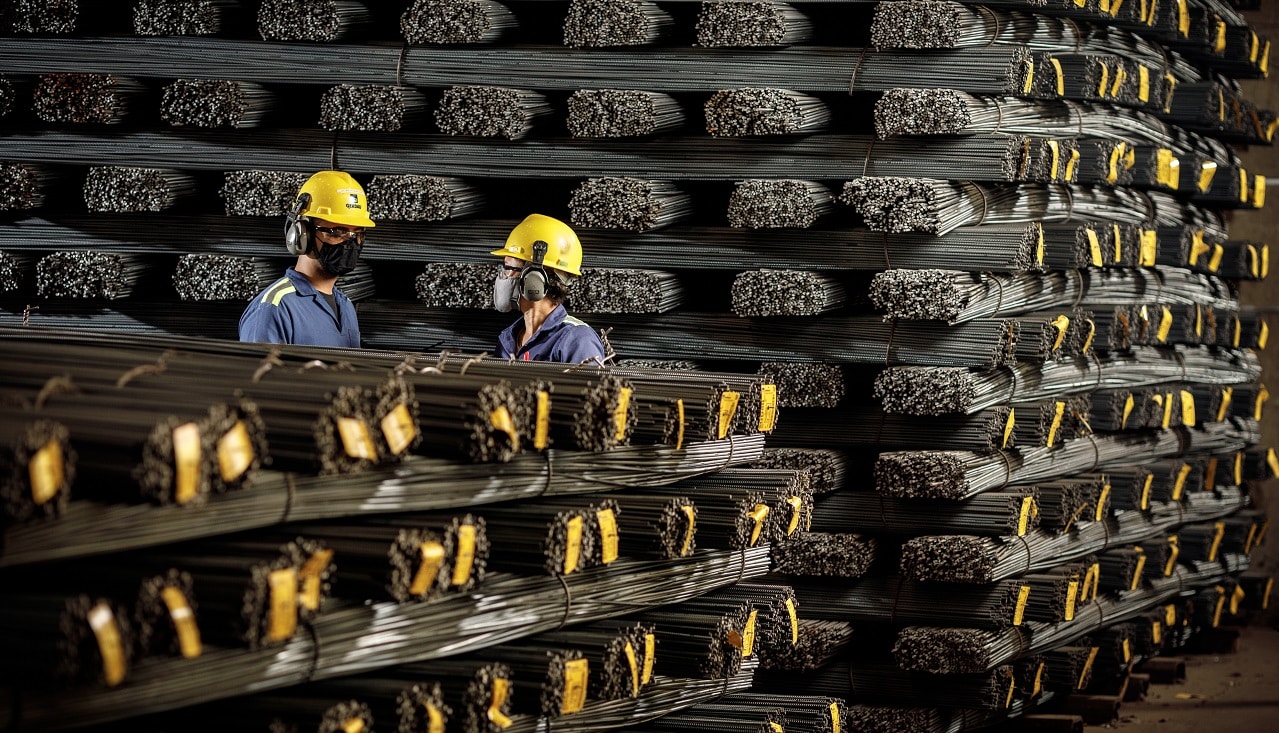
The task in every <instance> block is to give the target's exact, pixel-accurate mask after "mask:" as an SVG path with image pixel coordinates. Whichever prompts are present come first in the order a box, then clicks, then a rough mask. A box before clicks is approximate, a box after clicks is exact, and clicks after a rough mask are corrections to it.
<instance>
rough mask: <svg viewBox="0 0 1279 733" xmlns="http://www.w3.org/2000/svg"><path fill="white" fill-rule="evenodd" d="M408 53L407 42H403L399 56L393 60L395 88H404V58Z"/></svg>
mask: <svg viewBox="0 0 1279 733" xmlns="http://www.w3.org/2000/svg"><path fill="white" fill-rule="evenodd" d="M408 53H409V42H408V41H405V42H404V45H403V46H402V47H401V48H400V56H399V58H397V59H396V60H395V86H397V87H402V86H404V57H405V56H407V55H408Z"/></svg>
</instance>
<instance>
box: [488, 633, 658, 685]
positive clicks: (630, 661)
mask: <svg viewBox="0 0 1279 733" xmlns="http://www.w3.org/2000/svg"><path fill="white" fill-rule="evenodd" d="M511 646H512V647H516V648H524V649H536V650H540V651H542V652H543V653H546V652H547V651H558V652H564V651H571V653H573V654H576V655H581V656H583V657H585V659H586V660H587V662H588V663H589V668H588V673H587V679H586V680H585V687H586V691H585V694H586V696H587V697H589V698H590V699H592V700H627V699H637V698H639V697H640V695H641V694H642V693H643V691H644V689H645V687H647V686H648V685H649V684H650V683H652V682H653V673H654V669H656V663H657V658H658V653H657V647H658V637H657V633H656V629H655V628H654V627H653V625H652V624H650V623H644V622H636V621H633V620H627V619H608V620H603V621H595V622H593V623H589V624H584V625H582V626H575V627H574V628H573V629H572V630H567V631H566V630H559V631H551V632H549V633H544V634H538V635H537V636H533V637H529V638H527V639H521V640H519V641H517V642H515V643H514V644H512V645H511ZM502 648H505V647H498V649H502Z"/></svg>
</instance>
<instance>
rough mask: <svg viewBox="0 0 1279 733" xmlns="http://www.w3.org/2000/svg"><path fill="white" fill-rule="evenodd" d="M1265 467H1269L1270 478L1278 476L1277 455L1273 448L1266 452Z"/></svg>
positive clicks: (1278, 456)
mask: <svg viewBox="0 0 1279 733" xmlns="http://www.w3.org/2000/svg"><path fill="white" fill-rule="evenodd" d="M1266 465H1267V466H1269V467H1270V478H1275V477H1277V476H1279V453H1276V452H1275V449H1274V448H1270V449H1269V450H1267V451H1266Z"/></svg>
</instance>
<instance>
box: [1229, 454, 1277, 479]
mask: <svg viewBox="0 0 1279 733" xmlns="http://www.w3.org/2000/svg"><path fill="white" fill-rule="evenodd" d="M1238 475H1239V476H1240V477H1241V478H1243V479H1244V480H1247V481H1258V480H1265V479H1268V478H1279V452H1276V451H1275V449H1274V448H1265V447H1261V446H1249V447H1248V449H1247V450H1246V451H1244V456H1243V458H1242V459H1240V465H1239V474H1238Z"/></svg>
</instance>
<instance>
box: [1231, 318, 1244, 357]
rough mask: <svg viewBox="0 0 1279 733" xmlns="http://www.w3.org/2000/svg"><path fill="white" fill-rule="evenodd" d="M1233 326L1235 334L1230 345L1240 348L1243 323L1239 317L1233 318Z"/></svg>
mask: <svg viewBox="0 0 1279 733" xmlns="http://www.w3.org/2000/svg"><path fill="white" fill-rule="evenodd" d="M1230 320H1231V325H1232V326H1233V327H1234V334H1233V336H1232V338H1231V340H1230V345H1231V346H1233V347H1235V348H1236V349H1237V348H1239V339H1240V337H1241V336H1242V335H1243V321H1242V320H1240V318H1239V316H1231V317H1230Z"/></svg>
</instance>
